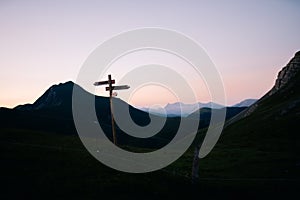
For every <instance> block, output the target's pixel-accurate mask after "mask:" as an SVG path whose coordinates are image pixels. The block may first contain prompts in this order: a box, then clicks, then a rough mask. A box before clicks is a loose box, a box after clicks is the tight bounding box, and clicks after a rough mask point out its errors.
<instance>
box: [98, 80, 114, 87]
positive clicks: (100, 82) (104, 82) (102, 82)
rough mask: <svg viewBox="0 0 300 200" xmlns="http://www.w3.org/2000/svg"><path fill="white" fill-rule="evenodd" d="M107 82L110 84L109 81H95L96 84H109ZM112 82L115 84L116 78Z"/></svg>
mask: <svg viewBox="0 0 300 200" xmlns="http://www.w3.org/2000/svg"><path fill="white" fill-rule="evenodd" d="M107 84H109V81H99V82H95V83H94V86H98V85H107ZM111 84H115V80H111Z"/></svg>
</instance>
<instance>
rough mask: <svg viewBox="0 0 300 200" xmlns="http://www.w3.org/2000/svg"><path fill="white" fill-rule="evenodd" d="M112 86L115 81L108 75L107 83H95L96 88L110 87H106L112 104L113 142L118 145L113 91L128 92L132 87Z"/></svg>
mask: <svg viewBox="0 0 300 200" xmlns="http://www.w3.org/2000/svg"><path fill="white" fill-rule="evenodd" d="M112 84H115V80H112V79H111V75H110V74H109V75H108V80H107V81H99V82H95V83H94V86H100V85H108V87H106V88H105V89H106V91H109V104H110V114H111V128H112V134H113V141H114V144H115V145H117V137H116V129H115V120H114V115H113V104H112V97H113V90H126V89H129V88H130V87H129V86H128V85H116V86H113V85H112Z"/></svg>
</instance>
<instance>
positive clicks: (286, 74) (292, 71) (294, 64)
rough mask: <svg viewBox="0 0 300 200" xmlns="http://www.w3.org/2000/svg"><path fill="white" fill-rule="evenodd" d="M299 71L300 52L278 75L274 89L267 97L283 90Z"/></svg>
mask: <svg viewBox="0 0 300 200" xmlns="http://www.w3.org/2000/svg"><path fill="white" fill-rule="evenodd" d="M299 71H300V51H298V52H297V53H296V54H295V56H294V58H292V59H291V60H290V62H289V63H288V64H287V65H286V66H285V67H284V68H283V69H282V70H281V71H280V72H279V73H278V76H277V79H276V82H275V85H274V87H273V88H272V89H271V91H270V92H269V96H270V95H272V94H274V93H276V92H277V91H278V90H280V89H281V88H283V87H284V86H285V85H286V84H287V83H288V82H289V81H290V80H291V79H292V78H293V77H294V76H296V74H297V73H298V72H299Z"/></svg>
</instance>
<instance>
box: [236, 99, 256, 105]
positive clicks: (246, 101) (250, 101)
mask: <svg viewBox="0 0 300 200" xmlns="http://www.w3.org/2000/svg"><path fill="white" fill-rule="evenodd" d="M256 101H257V99H245V100H243V101H241V102H240V103H237V104H234V105H233V106H232V107H249V106H251V105H252V104H254V103H255V102H256Z"/></svg>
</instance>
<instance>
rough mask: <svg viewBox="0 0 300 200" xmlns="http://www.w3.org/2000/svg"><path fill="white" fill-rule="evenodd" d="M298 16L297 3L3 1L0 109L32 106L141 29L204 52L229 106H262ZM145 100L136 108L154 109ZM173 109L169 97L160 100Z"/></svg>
mask: <svg viewBox="0 0 300 200" xmlns="http://www.w3.org/2000/svg"><path fill="white" fill-rule="evenodd" d="M299 10H300V1H296V0H281V1H279V0H269V1H221V0H219V1H200V0H196V1H189V0H187V1H175V0H174V1H161V0H160V1H155V0H152V1H64V0H63V1H58V0H54V1H33V0H26V1H23V0H3V1H0V27H1V32H0V67H1V73H0V93H1V95H0V107H14V106H16V105H18V104H24V103H32V102H34V100H36V98H38V97H39V96H40V95H42V93H43V92H44V91H45V90H46V89H47V88H48V87H50V86H51V85H52V84H54V83H59V82H65V81H68V80H73V81H74V80H75V79H76V76H77V73H78V72H79V69H80V67H81V65H82V64H83V62H84V61H85V59H86V58H87V57H88V55H89V54H90V53H91V52H92V51H93V50H94V49H95V48H96V47H97V46H98V45H100V44H101V43H102V42H104V41H105V40H107V39H109V38H110V37H112V36H114V35H116V34H118V33H120V32H124V31H127V30H131V29H136V28H141V27H161V28H167V29H171V30H176V31H178V32H181V33H184V34H185V35H187V36H189V37H191V38H193V39H194V40H196V41H197V42H198V43H199V44H201V45H202V46H203V47H204V49H205V50H206V51H207V53H208V55H209V56H210V57H211V59H212V60H213V62H214V63H215V65H216V67H217V68H218V70H219V71H220V73H221V75H222V78H223V81H224V85H225V91H226V95H227V102H228V104H229V105H231V104H234V103H236V102H239V101H241V100H243V99H246V98H259V97H261V96H262V95H263V94H264V93H266V92H267V91H268V90H269V89H270V88H271V87H272V85H273V84H274V81H275V78H276V76H277V73H278V71H279V70H280V69H281V68H282V67H283V66H284V65H285V64H286V63H287V62H288V61H289V59H290V58H291V57H292V56H293V55H294V53H295V52H296V51H298V50H300V38H299V33H300V22H299V19H300V12H299ZM144 93H145V91H144V92H143V91H141V93H140V95H137V96H135V97H134V100H133V101H132V103H133V104H136V105H138V106H142V105H149V104H151V98H150V99H149V97H146V96H147V95H146V94H144ZM142 94H143V95H142ZM145 95H146V96H145ZM151 96H153V95H151ZM145 99H147V102H146V101H145ZM158 100H159V99H157V96H156V99H155V101H154V99H153V102H156V101H158ZM172 101H174V99H172V97H168V94H166V96H165V97H164V98H161V99H160V103H162V104H166V103H168V102H172ZM199 101H204V102H205V101H207V99H205V97H203V99H201V98H200V97H199ZM153 102H152V103H153ZM156 103H157V102H156Z"/></svg>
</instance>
